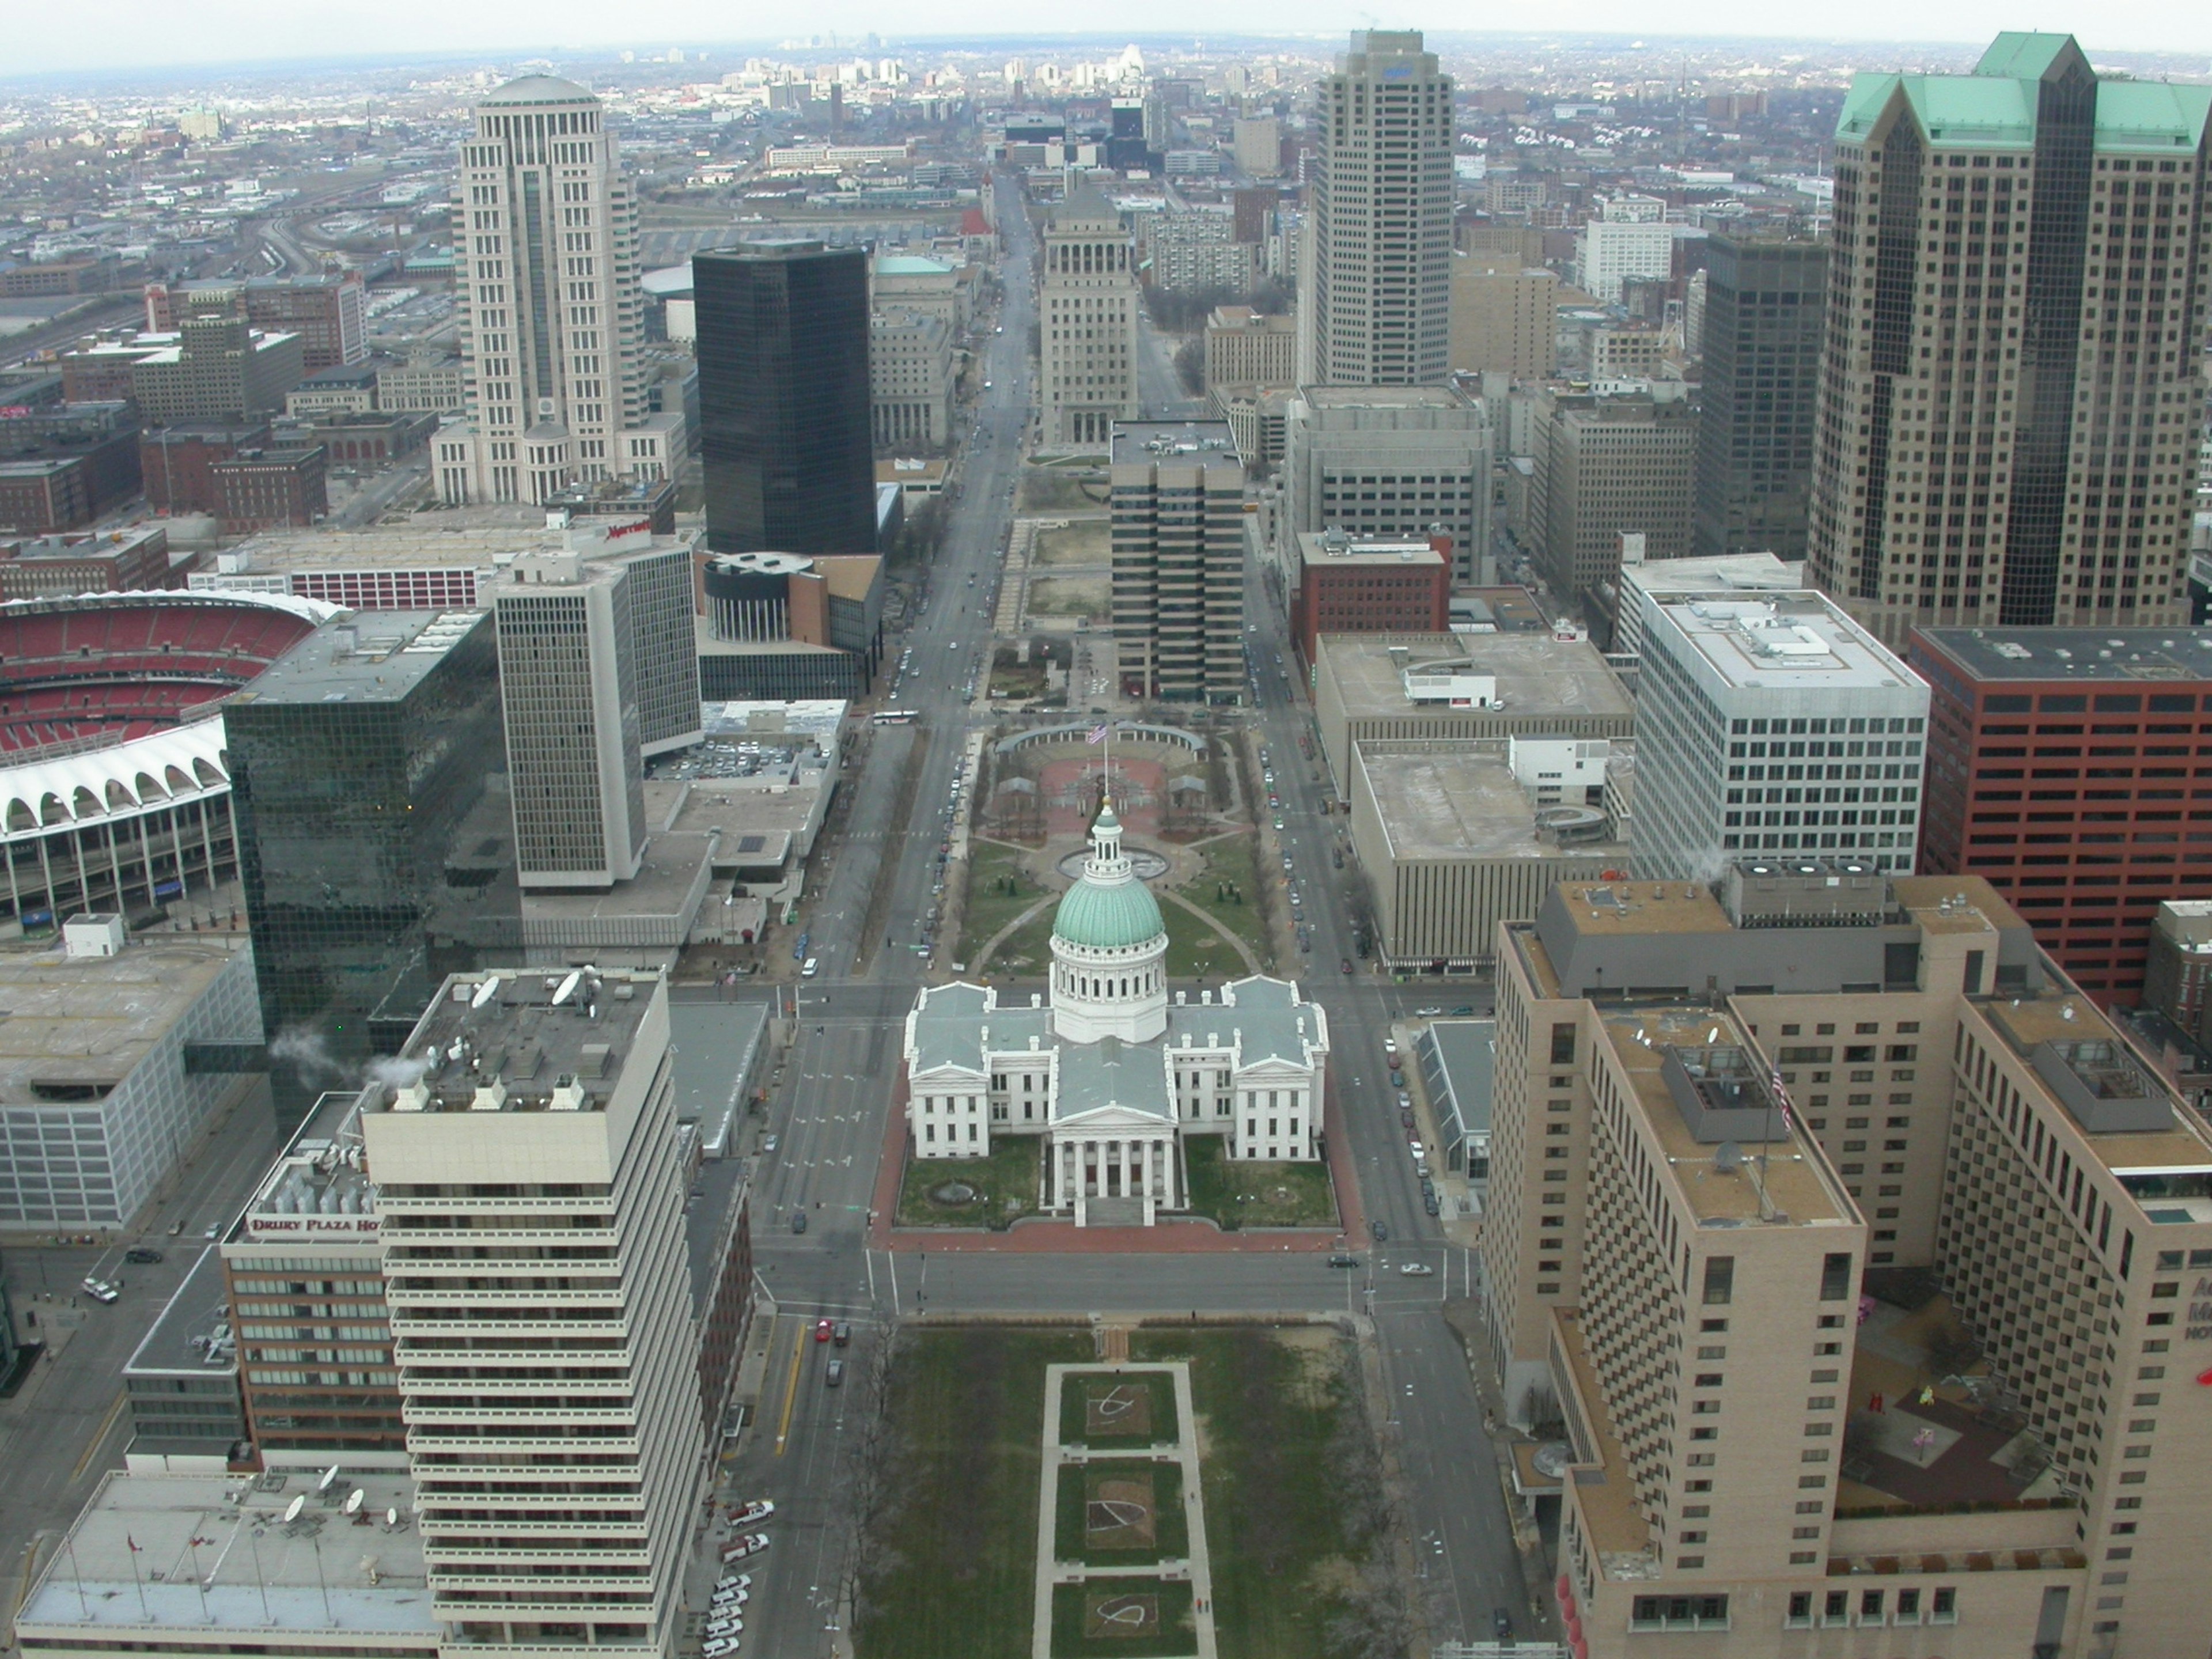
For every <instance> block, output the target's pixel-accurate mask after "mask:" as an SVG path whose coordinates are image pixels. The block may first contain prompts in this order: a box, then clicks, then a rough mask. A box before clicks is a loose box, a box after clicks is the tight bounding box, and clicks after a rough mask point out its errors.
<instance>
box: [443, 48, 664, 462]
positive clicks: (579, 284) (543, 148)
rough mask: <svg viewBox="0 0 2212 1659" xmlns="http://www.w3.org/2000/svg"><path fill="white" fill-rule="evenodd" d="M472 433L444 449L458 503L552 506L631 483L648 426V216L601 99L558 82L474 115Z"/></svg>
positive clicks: (468, 248) (464, 222)
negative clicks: (635, 450) (642, 252)
mask: <svg viewBox="0 0 2212 1659" xmlns="http://www.w3.org/2000/svg"><path fill="white" fill-rule="evenodd" d="M453 247H454V252H455V253H456V256H457V258H458V259H459V282H458V283H456V287H457V289H458V290H459V295H460V299H461V346H462V354H463V357H464V360H465V369H466V375H467V383H468V414H469V424H468V426H467V427H466V428H457V429H453V430H451V431H449V432H447V433H445V434H441V436H440V437H439V439H438V440H437V441H436V449H437V455H436V468H437V473H438V482H439V489H440V491H441V494H442V495H444V497H445V499H446V500H447V501H448V502H459V501H528V502H532V503H536V502H541V501H544V500H545V499H546V498H547V497H548V496H550V495H552V494H553V493H554V492H555V491H556V490H558V489H560V488H561V487H562V485H563V484H566V483H570V482H572V481H573V480H574V479H578V478H584V479H595V478H605V477H611V476H613V475H614V474H616V473H617V472H620V471H622V470H623V469H622V465H621V455H620V446H619V442H618V435H619V434H620V433H622V432H623V430H624V429H625V428H630V427H634V426H635V425H637V424H638V422H640V421H641V420H642V419H643V418H644V416H645V413H646V398H645V384H644V380H643V378H642V375H641V373H640V370H639V366H638V349H639V345H640V343H641V341H642V340H643V338H644V329H645V324H644V316H645V312H644V306H645V301H644V296H643V294H642V292H641V289H639V286H638V268H637V204H636V201H635V198H634V197H632V196H631V194H630V187H629V180H628V179H626V178H624V177H623V173H622V168H621V167H620V165H619V163H618V162H617V159H616V155H615V144H614V140H613V139H612V138H611V137H609V136H608V133H607V131H606V128H605V123H604V121H603V119H602V117H601V111H600V108H599V100H598V99H597V98H595V97H593V96H592V94H590V93H588V92H586V90H585V89H584V88H581V87H580V86H577V85H576V84H574V82H569V81H562V80H556V79H555V78H554V77H552V76H544V75H533V76H526V77H524V78H523V79H521V80H520V81H510V82H507V84H506V85H505V86H503V87H501V88H499V89H498V90H497V91H495V92H494V93H491V94H489V95H488V96H487V97H486V98H485V99H484V100H483V102H482V103H480V104H478V105H477V109H476V131H474V133H472V134H471V137H469V138H468V140H467V141H466V142H465V143H463V144H462V146H461V167H460V172H459V177H458V178H457V179H456V180H455V183H454V185H453Z"/></svg>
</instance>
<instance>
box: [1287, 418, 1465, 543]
mask: <svg viewBox="0 0 2212 1659" xmlns="http://www.w3.org/2000/svg"><path fill="white" fill-rule="evenodd" d="M1490 467H1491V432H1490V420H1489V410H1488V408H1487V406H1486V405H1485V404H1483V403H1482V402H1480V400H1479V399H1474V398H1463V397H1462V396H1461V395H1460V394H1459V393H1458V392H1455V391H1453V390H1452V389H1450V388H1449V387H1448V386H1307V387H1305V388H1304V390H1303V391H1301V392H1299V393H1298V395H1297V398H1294V399H1293V400H1292V401H1291V405H1290V408H1289V410H1288V412H1287V413H1286V414H1285V416H1284V421H1283V495H1284V513H1283V524H1282V531H1283V534H1284V535H1285V537H1286V538H1288V537H1295V536H1297V535H1299V534H1301V533H1303V532H1321V531H1331V530H1334V531H1340V532H1343V533H1344V534H1345V535H1346V536H1351V537H1379V538H1384V539H1395V540H1404V539H1407V538H1413V539H1415V540H1418V541H1421V542H1426V541H1428V540H1429V539H1430V538H1431V533H1432V532H1437V531H1442V532H1443V533H1444V534H1445V535H1446V536H1448V537H1449V538H1451V580H1453V581H1455V582H1457V583H1460V584H1462V585H1464V584H1467V583H1469V582H1474V581H1478V580H1480V579H1481V573H1482V571H1483V569H1484V568H1485V557H1486V555H1487V553H1488V552H1489V550H1490Z"/></svg>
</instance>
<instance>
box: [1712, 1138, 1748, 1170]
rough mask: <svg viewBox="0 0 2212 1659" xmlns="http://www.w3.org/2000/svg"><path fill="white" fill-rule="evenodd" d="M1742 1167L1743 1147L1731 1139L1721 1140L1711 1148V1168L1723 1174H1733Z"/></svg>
mask: <svg viewBox="0 0 2212 1659" xmlns="http://www.w3.org/2000/svg"><path fill="white" fill-rule="evenodd" d="M1742 1167H1743V1148H1742V1147H1741V1146H1737V1145H1736V1144H1735V1142H1734V1141H1733V1140H1723V1142H1721V1144H1720V1145H1719V1146H1716V1147H1715V1148H1714V1149H1713V1168H1714V1169H1715V1170H1718V1171H1719V1172H1720V1173H1721V1174H1723V1175H1734V1174H1735V1172H1736V1171H1737V1170H1741V1168H1742Z"/></svg>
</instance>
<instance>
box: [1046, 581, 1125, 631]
mask: <svg viewBox="0 0 2212 1659" xmlns="http://www.w3.org/2000/svg"><path fill="white" fill-rule="evenodd" d="M1112 595H1113V584H1112V582H1111V580H1109V578H1107V577H1104V576H1032V577H1031V578H1030V585H1029V593H1028V599H1027V604H1026V605H1025V610H1026V611H1027V613H1028V615H1030V616H1031V617H1088V618H1090V620H1091V621H1092V622H1095V623H1103V622H1104V621H1105V620H1106V612H1107V607H1108V606H1109V605H1110V604H1111V603H1112Z"/></svg>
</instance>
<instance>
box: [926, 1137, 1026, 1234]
mask: <svg viewBox="0 0 2212 1659" xmlns="http://www.w3.org/2000/svg"><path fill="white" fill-rule="evenodd" d="M1043 1148H1044V1138H1043V1137H1042V1135H1008V1134H1002V1135H1000V1136H998V1137H996V1138H995V1139H994V1141H993V1143H992V1147H991V1155H990V1157H988V1158H915V1157H912V1156H911V1155H909V1156H908V1159H907V1165H906V1176H905V1178H904V1179H903V1180H902V1181H901V1182H900V1183H899V1200H898V1225H900V1226H902V1227H981V1226H984V1225H988V1224H991V1223H994V1222H995V1223H999V1224H1001V1225H1003V1224H1004V1223H1006V1222H1007V1221H1009V1220H1011V1219H1012V1218H1014V1217H1015V1216H1017V1215H1027V1214H1030V1213H1032V1212H1034V1211H1035V1210H1036V1206H1037V1183H1038V1182H1040V1181H1041V1180H1042V1178H1043V1176H1042V1170H1043V1162H1042V1160H1043V1156H1044V1153H1043ZM950 1182H964V1183H965V1184H967V1185H968V1186H969V1187H972V1188H975V1193H976V1196H975V1199H974V1200H972V1201H970V1202H969V1203H966V1204H941V1203H939V1201H938V1200H936V1199H934V1198H933V1197H931V1196H930V1194H931V1193H932V1192H933V1191H934V1190H935V1189H936V1188H939V1187H943V1186H945V1185H947V1184H949V1183H950ZM1010 1204H1018V1207H1015V1208H1009V1207H1008V1206H1009V1205H1010Z"/></svg>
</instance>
